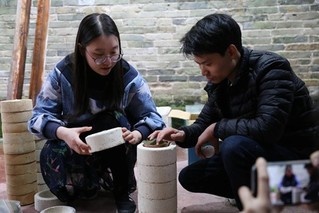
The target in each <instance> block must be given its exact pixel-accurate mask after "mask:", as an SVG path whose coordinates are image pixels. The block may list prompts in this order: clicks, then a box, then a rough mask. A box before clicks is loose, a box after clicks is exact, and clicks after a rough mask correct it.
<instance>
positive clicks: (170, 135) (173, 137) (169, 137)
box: [148, 127, 185, 142]
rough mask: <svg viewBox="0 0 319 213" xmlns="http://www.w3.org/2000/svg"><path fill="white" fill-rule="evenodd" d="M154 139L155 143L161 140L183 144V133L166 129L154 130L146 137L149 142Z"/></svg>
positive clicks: (169, 128)
mask: <svg viewBox="0 0 319 213" xmlns="http://www.w3.org/2000/svg"><path fill="white" fill-rule="evenodd" d="M155 138H156V142H160V141H163V140H165V141H178V142H184V140H185V132H184V131H182V130H178V129H174V128H171V127H167V128H164V129H162V130H156V131H154V132H153V133H152V134H150V135H149V136H148V139H149V140H153V139H155Z"/></svg>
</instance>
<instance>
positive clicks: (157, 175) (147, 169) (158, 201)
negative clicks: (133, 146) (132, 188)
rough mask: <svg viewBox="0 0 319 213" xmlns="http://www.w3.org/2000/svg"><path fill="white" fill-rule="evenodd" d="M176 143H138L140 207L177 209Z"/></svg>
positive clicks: (156, 210) (164, 209)
mask: <svg viewBox="0 0 319 213" xmlns="http://www.w3.org/2000/svg"><path fill="white" fill-rule="evenodd" d="M176 172H177V168H176V145H175V144H169V145H168V146H164V147H145V146H144V144H143V143H140V144H139V145H138V146H137V188H138V191H137V192H138V210H139V212H140V213H144V212H165V213H173V212H174V213H175V212H177V180H176V176H177V174H176Z"/></svg>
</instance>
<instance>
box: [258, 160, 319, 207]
mask: <svg viewBox="0 0 319 213" xmlns="http://www.w3.org/2000/svg"><path fill="white" fill-rule="evenodd" d="M267 171H268V176H269V188H270V198H271V202H272V204H273V205H297V204H301V203H310V202H317V201H318V197H319V196H318V192H319V173H318V169H317V168H315V167H313V166H312V164H311V162H310V161H309V160H298V161H281V162H268V163H267ZM256 181H257V172H256V167H255V166H253V168H252V190H253V192H254V194H255V195H256V191H257V182H256Z"/></svg>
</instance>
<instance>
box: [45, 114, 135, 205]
mask: <svg viewBox="0 0 319 213" xmlns="http://www.w3.org/2000/svg"><path fill="white" fill-rule="evenodd" d="M79 126H92V130H91V131H90V132H86V133H85V134H81V136H80V138H81V139H82V140H83V141H85V136H87V135H89V134H93V133H96V132H99V131H103V130H106V129H111V128H114V127H119V126H122V127H123V126H124V127H127V128H129V124H128V123H127V120H126V118H125V117H124V116H123V115H122V114H117V115H114V113H113V112H101V113H98V114H96V115H94V116H93V117H91V118H90V119H87V120H85V121H81V122H77V123H72V124H70V125H68V127H79ZM134 153H135V150H134V149H133V147H132V145H129V144H123V145H120V146H116V147H113V148H110V149H107V150H103V151H100V152H95V153H93V154H92V155H91V156H87V155H79V154H77V153H76V152H74V151H73V150H71V149H70V148H69V147H68V145H67V144H66V143H65V142H64V141H60V140H49V141H47V142H46V144H45V145H44V147H43V148H42V151H41V155H40V166H41V173H42V176H43V179H44V181H45V183H46V184H47V185H48V187H49V188H50V190H51V191H52V193H53V194H55V195H56V196H57V197H58V198H59V199H60V200H61V201H70V200H73V199H76V198H78V197H82V198H87V197H90V195H94V194H96V192H97V191H98V190H99V189H100V180H101V178H102V179H103V177H105V176H106V175H105V174H106V173H108V170H109V169H110V170H111V174H112V179H113V183H112V185H113V193H114V196H115V198H116V197H122V196H123V195H125V194H128V193H129V192H130V190H131V188H132V185H133V186H134V183H135V182H134V181H135V177H134V165H135V162H136V155H135V154H134ZM132 182H133V183H132ZM70 189H72V190H70ZM72 191H73V192H72Z"/></svg>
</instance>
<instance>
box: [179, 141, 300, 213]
mask: <svg viewBox="0 0 319 213" xmlns="http://www.w3.org/2000/svg"><path fill="white" fill-rule="evenodd" d="M258 157H264V158H265V159H266V160H268V161H283V160H296V159H301V158H302V157H301V156H298V155H297V154H295V153H292V152H291V151H289V150H287V149H285V148H284V147H281V146H279V145H275V144H272V145H267V146H262V145H260V144H259V143H257V142H256V141H254V140H252V139H249V138H247V137H244V136H230V137H228V138H226V139H225V140H224V141H223V142H221V145H220V153H219V154H217V155H214V156H213V157H211V158H207V159H203V160H199V161H197V162H195V163H193V164H191V165H189V166H187V167H185V168H184V169H183V170H182V171H181V172H180V174H179V182H180V184H181V185H182V186H183V187H184V188H185V189H186V190H188V191H191V192H201V193H208V194H214V195H218V196H222V197H226V198H235V199H236V202H237V206H238V208H239V209H240V210H242V204H241V202H240V199H239V197H238V194H237V191H238V189H239V187H240V186H243V185H246V186H249V187H250V185H251V167H252V166H253V164H254V163H255V161H256V159H257V158H258Z"/></svg>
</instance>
